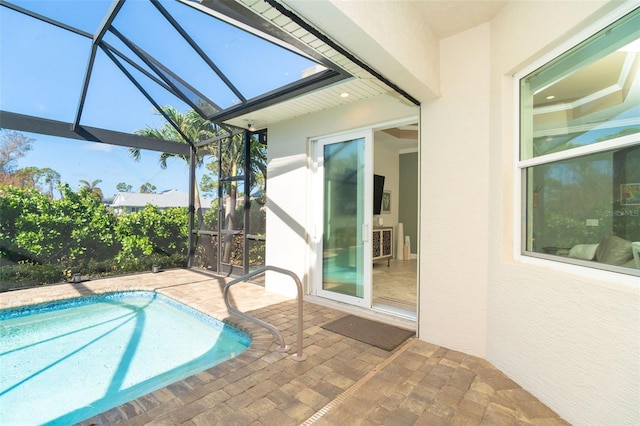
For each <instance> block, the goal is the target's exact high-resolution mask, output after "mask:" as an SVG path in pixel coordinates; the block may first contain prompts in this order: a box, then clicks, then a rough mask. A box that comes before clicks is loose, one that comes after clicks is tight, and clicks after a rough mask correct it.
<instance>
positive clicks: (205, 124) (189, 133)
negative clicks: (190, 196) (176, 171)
mask: <svg viewBox="0 0 640 426" xmlns="http://www.w3.org/2000/svg"><path fill="white" fill-rule="evenodd" d="M162 111H163V113H164V114H165V115H166V116H167V117H169V119H170V120H171V121H172V122H173V123H175V124H176V126H177V127H178V128H179V129H180V131H181V132H182V133H183V134H184V135H185V136H186V137H187V138H189V141H186V140H185V139H184V138H183V137H182V135H181V134H180V133H179V132H178V131H177V130H176V129H175V128H174V127H173V126H172V125H170V124H169V123H166V124H164V125H163V126H162V127H160V128H159V129H155V128H151V127H146V128H144V129H141V130H136V132H135V133H136V134H137V135H140V136H145V137H148V138H155V139H162V140H167V141H174V142H180V143H189V142H191V143H196V142H198V141H203V140H206V139H209V138H211V137H212V136H214V135H215V134H216V129H215V127H214V125H213V124H212V123H211V122H210V121H209V120H207V119H205V118H202V117H201V116H200V115H199V114H198V113H197V112H195V111H194V110H189V111H187V112H186V113H185V114H183V113H181V112H180V111H178V110H177V109H176V108H174V107H172V106H164V107H162ZM129 154H130V155H131V156H132V157H133V159H134V160H136V161H139V160H140V156H141V151H140V148H129ZM174 157H178V158H181V159H182V160H183V161H185V162H186V163H187V164H189V157H188V156H185V155H179V154H172V153H168V152H163V153H161V154H160V158H159V162H160V167H161V168H162V169H166V168H167V160H169V159H170V158H174ZM203 161H204V160H203V156H202V155H198V156H197V158H196V165H197V166H198V167H199V166H201V165H202V164H203ZM194 209H195V211H196V215H197V218H198V228H199V229H204V220H203V216H202V204H201V202H200V194H199V192H198V183H197V182H196V184H195V185H194ZM203 245H204V249H205V254H206V256H207V260H208V261H209V264H210V265H214V264H215V250H214V247H213V245H212V244H211V240H210V238H204V240H203Z"/></svg>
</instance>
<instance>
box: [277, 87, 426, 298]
mask: <svg viewBox="0 0 640 426" xmlns="http://www.w3.org/2000/svg"><path fill="white" fill-rule="evenodd" d="M417 115H418V108H417V107H415V106H413V105H412V104H408V103H407V102H405V101H403V100H400V99H398V98H397V97H393V96H386V95H385V96H379V97H376V98H374V99H371V100H368V101H361V102H354V103H352V104H348V105H344V106H342V107H339V108H335V109H332V110H326V111H322V112H319V113H316V114H310V115H307V116H304V117H298V118H295V119H292V120H288V121H283V122H280V123H276V124H274V125H272V126H270V127H269V149H268V162H267V188H268V193H267V215H266V216H267V235H268V236H269V237H268V240H267V244H266V264H267V265H274V266H278V267H281V268H285V269H289V270H291V271H293V272H294V273H295V274H297V275H298V276H299V277H300V278H301V279H302V280H303V283H304V285H305V288H306V290H307V291H309V276H310V274H312V272H313V265H314V262H315V259H313V258H311V257H310V256H311V249H310V246H309V242H310V241H311V239H312V238H318V237H319V236H316V235H314V230H313V228H312V227H311V225H312V224H311V221H310V217H309V216H310V212H309V206H310V202H311V198H312V197H313V196H314V194H311V193H310V192H309V185H310V181H309V179H310V159H309V152H308V148H309V140H310V139H311V138H316V137H320V136H329V135H332V134H336V133H341V132H346V131H348V130H354V129H358V128H364V127H367V126H372V125H374V124H376V123H383V122H390V121H394V120H399V119H403V118H406V117H416V116H417ZM396 175H397V165H396ZM396 193H397V192H396ZM396 202H397V201H396ZM394 210H395V211H397V205H396V207H395V209H394ZM385 216H386V215H385ZM266 288H267V289H268V290H270V291H274V292H277V293H281V294H285V295H290V296H294V295H295V288H294V287H293V286H290V285H289V283H285V282H284V281H283V280H281V279H280V277H279V276H278V275H273V274H267V276H266Z"/></svg>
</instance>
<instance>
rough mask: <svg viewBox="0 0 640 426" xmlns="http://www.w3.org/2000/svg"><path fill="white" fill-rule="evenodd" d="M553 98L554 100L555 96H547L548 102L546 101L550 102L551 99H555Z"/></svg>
mask: <svg viewBox="0 0 640 426" xmlns="http://www.w3.org/2000/svg"><path fill="white" fill-rule="evenodd" d="M555 98H556V97H555V96H553V95H549V96H547V100H548V101H550V100H551V99H555Z"/></svg>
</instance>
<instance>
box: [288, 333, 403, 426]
mask: <svg viewBox="0 0 640 426" xmlns="http://www.w3.org/2000/svg"><path fill="white" fill-rule="evenodd" d="M415 339H416V338H415V337H411V338H409V339H408V340H407V341H406V342H404V343H403V344H402V345H401V346H400V347H399V348H398V350H397V351H396V352H394V353H393V354H391V356H390V357H389V358H387V359H385V360H384V361H382V362H381V363H380V364H378V365H376V366H375V367H374V368H373V370H371V371H369V372H368V373H367V374H366V375H364V376H363V377H362V378H361V379H360V380H358V381H357V382H355V383H354V384H352V385H351V386H350V387H349V388H348V389H347V390H345V391H344V392H342V393H341V394H340V395H338V396H337V397H335V398H334V399H333V400H331V401H330V402H329V403H327V405H325V406H324V407H322V408H321V409H319V410H318V411H317V412H316V413H315V414H314V415H313V416H311V417H309V418H308V419H307V420H306V421H305V422H304V423H300V426H310V425H312V424H314V423H315V422H316V421H317V420H320V419H321V418H322V416H324V415H325V414H327V413H328V412H329V411H331V409H333V408H334V407H335V406H337V405H338V404H340V403H342V402H343V401H344V400H345V399H347V398H348V397H349V396H351V395H353V394H354V393H355V392H356V391H357V390H358V389H360V388H361V387H362V385H364V384H365V383H367V382H368V381H369V380H370V379H371V378H372V377H373V376H375V375H376V374H378V373H379V372H380V371H381V370H383V369H384V368H385V367H386V366H387V365H389V364H390V363H391V362H393V361H394V360H395V359H396V358H397V357H398V356H400V355H401V354H402V353H404V352H405V351H406V350H407V349H408V348H409V347H410V346H411V345H413V343H414V341H415Z"/></svg>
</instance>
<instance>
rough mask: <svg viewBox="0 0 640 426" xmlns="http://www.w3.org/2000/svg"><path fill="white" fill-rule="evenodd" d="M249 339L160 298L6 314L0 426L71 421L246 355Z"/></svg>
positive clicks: (72, 303) (109, 299)
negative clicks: (240, 354)
mask: <svg viewBox="0 0 640 426" xmlns="http://www.w3.org/2000/svg"><path fill="white" fill-rule="evenodd" d="M249 343H250V338H249V336H248V335H247V334H246V333H243V332H241V331H239V330H236V329H234V328H232V327H230V326H228V325H225V324H223V323H222V322H220V321H218V320H216V319H214V318H211V317H209V316H207V315H204V314H202V313H200V312H198V311H196V310H194V309H191V308H189V307H187V306H185V305H182V304H180V303H178V302H175V301H174V300H172V299H170V298H168V297H164V296H162V295H160V294H157V293H154V292H142V291H136V292H120V293H109V294H105V295H98V296H89V297H83V298H78V299H71V300H67V301H62V302H52V303H47V304H42V305H35V306H30V307H22V308H15V309H6V310H2V311H0V424H2V425H31V424H64V425H67V424H73V423H76V422H79V421H82V420H84V419H87V418H89V417H92V416H94V415H96V414H99V413H101V412H103V411H106V410H108V409H109V408H112V407H115V406H118V405H120V404H123V403H125V402H127V401H130V400H132V399H135V398H137V397H139V396H142V395H144V394H147V393H149V392H152V391H153V390H155V389H158V388H161V387H163V386H166V385H168V384H170V383H173V382H175V381H177V380H180V379H183V378H185V377H188V376H190V375H192V374H195V373H197V372H199V371H202V370H205V369H207V368H209V367H212V366H214V365H216V364H219V363H220V362H222V361H225V360H227V359H230V358H232V357H234V356H236V355H238V354H239V353H241V352H242V351H244V350H245V349H246V348H247V347H248V346H249Z"/></svg>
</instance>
